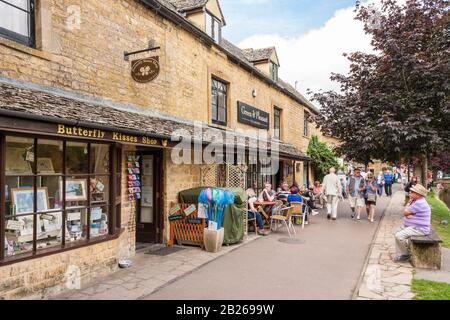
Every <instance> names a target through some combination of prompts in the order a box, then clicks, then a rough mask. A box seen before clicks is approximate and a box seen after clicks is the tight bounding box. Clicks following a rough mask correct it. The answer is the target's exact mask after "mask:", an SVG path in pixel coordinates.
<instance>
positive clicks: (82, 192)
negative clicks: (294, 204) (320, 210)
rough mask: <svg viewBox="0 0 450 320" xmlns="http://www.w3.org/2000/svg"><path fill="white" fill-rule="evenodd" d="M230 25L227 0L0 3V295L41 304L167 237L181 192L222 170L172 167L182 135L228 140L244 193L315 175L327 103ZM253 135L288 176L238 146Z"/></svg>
mask: <svg viewBox="0 0 450 320" xmlns="http://www.w3.org/2000/svg"><path fill="white" fill-rule="evenodd" d="M224 26H225V18H224V16H223V13H222V11H221V9H220V3H219V2H218V1H216V0H121V1H114V0H105V1H94V0H86V1H81V0H21V1H9V0H5V1H2V2H1V3H0V97H1V99H0V148H1V153H0V155H1V156H0V167H1V176H0V190H4V192H2V193H0V204H1V215H0V217H1V219H0V222H1V224H0V225H1V226H2V227H1V228H0V244H1V248H2V250H1V251H0V298H6V299H12V298H18V297H22V296H25V295H37V296H42V297H43V296H46V295H47V294H49V293H53V292H56V291H58V290H60V289H62V288H65V286H66V284H67V281H68V277H69V276H68V274H72V273H73V272H75V273H79V274H80V276H81V281H87V280H89V279H92V278H93V277H96V276H99V275H101V274H105V273H108V272H111V271H112V270H114V269H115V268H116V267H117V262H118V260H119V259H122V258H126V257H130V256H132V255H133V254H134V251H135V247H136V243H137V242H156V243H167V242H168V241H169V223H168V214H169V213H168V211H169V206H170V204H171V203H172V202H176V201H177V195H178V192H179V191H180V190H184V189H188V188H193V187H199V186H202V185H204V184H205V183H206V182H205V180H204V179H205V172H206V170H216V169H217V168H218V167H219V166H215V167H214V166H213V169H211V166H204V165H202V164H198V163H183V164H178V163H176V161H174V160H173V159H172V155H173V150H174V148H175V147H176V146H177V144H178V141H172V139H171V138H172V137H173V135H174V134H175V133H177V132H184V133H185V134H188V135H189V136H191V137H193V138H192V142H194V141H197V142H198V141H199V143H200V146H201V147H200V149H201V150H200V151H202V150H203V148H204V146H205V145H206V144H207V143H209V142H216V141H215V140H214V139H213V138H212V137H211V132H212V134H213V135H214V134H222V133H225V132H226V133H228V136H227V140H226V141H224V142H222V146H223V145H228V144H232V143H231V142H235V144H236V147H235V149H232V150H233V153H237V149H239V148H240V147H241V148H243V150H244V151H245V152H244V163H243V164H242V165H240V166H238V165H234V164H233V165H234V167H233V166H231V165H230V163H228V164H225V166H226V170H232V169H233V170H235V169H236V168H243V169H242V175H241V180H240V181H238V182H235V183H237V184H238V185H239V186H241V187H250V186H251V187H255V188H257V189H258V188H261V187H262V185H263V183H264V182H265V181H266V180H269V181H272V182H273V184H276V183H278V182H280V181H281V180H288V181H289V182H293V181H294V180H297V181H299V182H300V183H302V182H304V183H307V182H308V181H312V180H313V179H311V178H310V177H309V175H310V167H309V162H308V160H309V159H308V157H307V156H306V155H305V153H306V148H307V146H308V142H309V136H311V132H312V131H313V130H314V127H315V126H314V124H313V123H311V117H312V116H313V115H314V114H317V113H318V110H317V109H316V108H315V107H314V106H313V105H312V104H311V103H310V102H309V101H308V100H307V99H305V97H303V96H302V95H301V94H300V93H299V92H297V91H296V90H295V89H294V88H293V87H292V86H291V85H289V84H288V83H286V82H284V81H282V80H281V79H280V78H279V76H278V69H279V67H280V64H281V63H282V62H280V61H279V59H278V56H277V54H276V49H275V48H265V49H245V50H241V49H239V48H237V47H236V46H234V45H233V44H232V43H230V42H229V41H227V40H226V39H224V38H222V32H221V29H222V28H223V27H224ZM199 126H200V131H198V127H199ZM196 128H197V129H196ZM250 129H251V130H254V131H255V132H260V133H261V132H262V133H264V134H267V135H268V138H267V139H266V140H264V142H265V143H266V149H267V150H270V151H272V152H273V151H274V149H275V147H276V149H278V150H279V152H278V153H279V159H280V160H279V166H280V170H279V171H278V172H277V173H274V174H272V173H271V174H267V173H266V171H264V170H265V169H264V168H263V166H261V165H260V164H259V163H258V162H257V161H256V164H255V163H253V162H252V157H256V158H258V155H256V156H255V154H253V153H252V151H251V150H253V149H254V148H255V145H252V143H251V141H252V140H251V139H248V140H244V142H243V143H241V145H240V146H239V143H236V141H241V140H242V139H241V140H239V139H240V138H241V137H242V136H243V133H242V132H243V131H248V130H250ZM228 139H231V140H228ZM202 145H203V147H202ZM233 148H234V147H233ZM187 157H188V158H194V157H195V154H189V155H188V156H187ZM216 179H218V177H217V176H216ZM74 270H75V271H74Z"/></svg>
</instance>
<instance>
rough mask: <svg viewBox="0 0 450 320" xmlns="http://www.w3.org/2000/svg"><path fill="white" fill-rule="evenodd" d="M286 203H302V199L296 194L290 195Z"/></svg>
mask: <svg viewBox="0 0 450 320" xmlns="http://www.w3.org/2000/svg"><path fill="white" fill-rule="evenodd" d="M287 201H288V202H289V203H290V202H302V197H301V196H299V195H298V194H290V195H289V196H288V197H287Z"/></svg>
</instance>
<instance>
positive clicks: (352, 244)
mask: <svg viewBox="0 0 450 320" xmlns="http://www.w3.org/2000/svg"><path fill="white" fill-rule="evenodd" d="M390 200H391V198H387V197H384V196H383V197H382V198H380V199H379V201H378V203H377V208H376V216H375V223H370V222H369V221H368V220H367V219H365V212H363V214H362V218H363V219H362V220H361V221H360V222H357V221H355V220H352V219H351V218H350V214H351V211H350V208H349V205H348V203H347V201H343V202H340V204H339V213H338V220H337V221H332V220H327V219H326V212H325V210H320V212H321V213H320V214H319V215H317V216H314V217H311V218H310V224H309V225H307V226H305V229H303V230H302V229H301V226H296V230H297V235H296V238H295V239H296V240H298V241H293V242H294V243H286V242H285V240H287V239H288V234H287V231H286V230H285V228H281V229H279V230H278V231H277V232H272V233H271V234H270V235H269V236H266V237H260V236H255V235H254V234H253V233H250V234H249V237H248V239H247V240H245V241H244V242H243V243H240V244H238V245H233V246H224V247H222V249H221V250H220V251H219V252H218V253H208V252H205V251H202V250H200V249H199V248H198V247H186V246H185V247H183V250H180V251H177V252H175V253H172V254H169V255H167V256H155V255H149V254H146V253H145V251H146V250H144V251H140V252H137V254H136V256H135V257H134V258H133V259H132V260H133V265H132V267H131V268H128V269H119V271H117V272H114V273H112V274H111V275H108V276H106V277H101V278H97V279H96V280H94V281H92V282H90V283H85V284H82V287H81V288H80V289H75V290H67V291H66V292H64V293H62V294H60V295H58V296H55V297H52V299H70V300H87V299H88V300H103V299H119V300H122V299H127V300H136V299H149V300H154V299H161V300H166V299H170V300H203V299H212V300H214V299H229V300H246V299H252V300H255V299H258V300H259V299H271V300H297V299H319V300H322V299H337V300H347V299H352V297H353V295H354V291H355V289H356V287H357V284H358V281H359V280H360V278H361V274H362V272H363V271H364V268H365V266H366V265H365V261H366V258H367V254H368V252H369V249H370V248H371V244H372V240H373V238H374V235H375V233H376V231H377V229H378V224H379V221H380V217H381V215H382V213H383V212H384V209H385V208H386V207H387V205H388V204H389V202H390ZM280 240H281V241H280ZM282 241H283V242H282Z"/></svg>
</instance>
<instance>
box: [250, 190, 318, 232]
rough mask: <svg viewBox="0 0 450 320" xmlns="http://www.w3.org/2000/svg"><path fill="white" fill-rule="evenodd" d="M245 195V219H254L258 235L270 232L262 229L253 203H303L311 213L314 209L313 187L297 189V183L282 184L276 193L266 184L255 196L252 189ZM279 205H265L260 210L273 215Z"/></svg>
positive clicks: (306, 221) (261, 222)
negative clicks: (246, 198)
mask: <svg viewBox="0 0 450 320" xmlns="http://www.w3.org/2000/svg"><path fill="white" fill-rule="evenodd" d="M246 193H247V197H248V200H247V204H248V207H247V212H248V214H247V217H248V219H256V225H257V229H258V230H257V231H258V234H260V235H267V234H268V233H269V232H270V231H268V230H266V229H265V228H264V221H263V218H262V216H261V214H260V212H258V209H257V207H256V205H255V202H275V201H278V202H279V205H284V206H289V204H290V203H293V202H304V203H305V204H306V205H307V206H308V207H309V208H310V210H311V211H313V210H315V209H316V206H315V199H314V193H313V187H311V188H309V189H305V188H299V186H298V184H297V183H294V184H293V185H291V186H289V184H288V183H287V182H282V183H281V184H280V187H279V188H278V190H277V191H275V190H273V189H272V184H271V183H269V182H266V183H265V184H264V189H263V190H262V191H261V192H260V193H259V195H258V196H257V194H256V192H255V190H254V189H252V188H249V189H247V190H246ZM279 205H265V206H263V207H262V209H263V210H264V211H265V212H270V214H275V213H276V211H277V210H278V209H279ZM305 224H308V217H307V216H305Z"/></svg>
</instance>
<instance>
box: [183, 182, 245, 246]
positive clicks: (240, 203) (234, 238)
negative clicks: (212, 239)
mask: <svg viewBox="0 0 450 320" xmlns="http://www.w3.org/2000/svg"><path fill="white" fill-rule="evenodd" d="M206 188H207V187H202V188H194V189H188V190H184V191H181V192H180V194H179V198H180V202H181V203H191V204H192V203H195V204H197V203H198V197H199V195H200V193H201V192H202V191H203V190H205V189H206ZM211 188H214V187H211ZM220 189H222V190H227V191H230V192H232V193H233V194H234V196H235V199H234V204H232V205H229V206H227V207H226V208H225V211H224V218H223V228H224V229H225V230H224V231H225V232H224V240H223V243H224V244H235V243H238V242H240V241H242V239H243V238H244V220H243V211H244V209H245V201H246V200H247V195H246V193H245V190H244V189H242V188H220Z"/></svg>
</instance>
